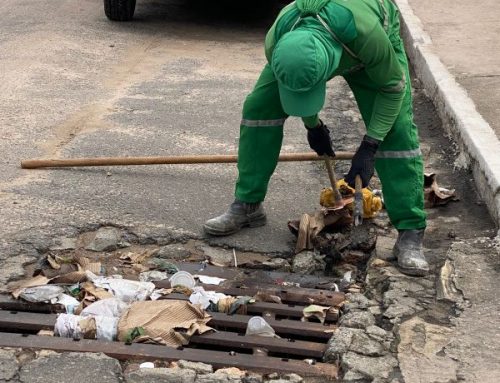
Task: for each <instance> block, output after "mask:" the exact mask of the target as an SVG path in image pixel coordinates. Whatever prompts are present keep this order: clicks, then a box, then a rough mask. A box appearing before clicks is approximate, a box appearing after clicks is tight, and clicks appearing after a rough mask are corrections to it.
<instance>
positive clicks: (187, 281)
mask: <svg viewBox="0 0 500 383" xmlns="http://www.w3.org/2000/svg"><path fill="white" fill-rule="evenodd" d="M169 280H170V284H171V285H172V287H173V286H184V287H187V288H188V289H192V288H193V287H194V286H195V285H196V281H195V279H194V277H193V276H192V275H191V274H189V273H188V272H187V271H178V272H177V273H175V274H174V275H172V276H171V277H170V279H169Z"/></svg>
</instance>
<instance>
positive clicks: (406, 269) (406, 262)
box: [393, 229, 429, 276]
mask: <svg viewBox="0 0 500 383" xmlns="http://www.w3.org/2000/svg"><path fill="white" fill-rule="evenodd" d="M423 239H424V229H419V230H400V231H399V235H398V239H397V241H396V244H395V245H394V249H393V254H394V256H395V257H396V258H397V259H398V265H399V268H400V270H401V272H402V273H405V274H408V275H415V276H424V275H426V274H427V273H428V272H429V264H428V263H427V261H426V259H425V256H424V251H423V249H422V241H423Z"/></svg>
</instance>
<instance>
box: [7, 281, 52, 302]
mask: <svg viewBox="0 0 500 383" xmlns="http://www.w3.org/2000/svg"><path fill="white" fill-rule="evenodd" d="M49 282H50V279H49V278H47V277H45V276H43V275H37V276H36V277H33V278H29V279H23V280H22V281H17V282H15V283H13V284H12V285H11V291H12V296H13V297H14V298H16V299H17V298H19V295H20V294H21V293H22V292H23V290H24V289H25V288H27V287H35V286H44V285H46V284H47V283H49Z"/></svg>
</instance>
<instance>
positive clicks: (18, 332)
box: [0, 262, 345, 379]
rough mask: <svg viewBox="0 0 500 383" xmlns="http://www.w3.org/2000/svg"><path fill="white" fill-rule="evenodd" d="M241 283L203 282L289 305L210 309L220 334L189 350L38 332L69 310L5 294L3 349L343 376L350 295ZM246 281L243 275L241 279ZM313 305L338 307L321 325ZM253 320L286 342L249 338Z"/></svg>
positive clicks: (216, 270) (195, 341)
mask: <svg viewBox="0 0 500 383" xmlns="http://www.w3.org/2000/svg"><path fill="white" fill-rule="evenodd" d="M178 267H179V269H181V270H187V271H193V268H199V264H193V263H182V262H180V263H178ZM237 272H238V275H239V277H238V280H237V281H233V280H231V279H228V280H227V281H226V283H224V284H222V285H220V286H215V285H203V284H200V286H202V287H204V288H205V289H207V290H209V289H210V290H212V291H217V292H221V293H224V294H226V295H230V296H242V295H245V296H255V295H261V296H273V297H278V298H279V299H280V301H281V303H275V302H254V303H251V304H248V305H247V306H246V310H245V311H246V312H245V313H244V314H234V315H229V314H225V313H220V312H209V313H208V314H209V315H210V316H211V319H210V321H209V322H208V325H209V326H210V327H212V328H214V329H215V330H216V331H215V332H210V333H206V334H203V335H195V336H192V337H191V338H190V341H189V344H188V345H186V346H184V347H182V348H177V349H176V348H172V347H167V346H162V345H152V344H142V343H132V344H127V343H123V342H118V341H114V342H107V341H100V340H90V339H79V340H74V339H68V338H60V337H50V336H42V335H37V333H38V332H39V331H40V330H53V329H54V325H55V322H56V318H57V313H58V312H64V307H62V306H58V305H50V304H45V303H30V302H25V301H23V300H15V299H13V298H11V297H10V296H6V295H1V296H0V331H1V335H0V347H17V348H28V349H49V350H54V351H59V352H62V351H71V352H102V353H105V354H107V355H108V356H111V357H114V358H116V359H119V360H158V361H160V360H162V361H176V360H181V359H183V360H189V361H193V362H203V363H207V364H211V365H213V366H214V368H223V367H238V368H241V369H245V370H250V371H256V372H262V373H273V372H278V373H292V372H293V373H297V374H299V375H301V376H323V377H325V378H332V379H334V378H336V377H337V373H338V369H337V366H336V365H334V364H327V363H322V362H321V361H322V358H323V355H324V353H325V351H326V348H327V342H328V340H329V339H330V338H331V336H332V333H333V332H334V331H335V330H336V329H337V325H336V324H337V321H338V319H339V312H340V308H341V306H342V305H343V304H344V301H345V295H344V293H342V292H334V291H331V290H327V289H324V288H321V285H322V284H323V286H324V283H325V280H324V279H323V280H322V278H320V277H318V278H317V285H316V286H314V283H312V282H311V281H309V284H310V286H311V288H303V287H295V286H286V282H284V283H283V284H284V285H275V284H274V285H273V284H272V283H266V281H265V278H261V279H260V281H259V279H256V275H255V273H257V274H258V273H259V272H261V271H256V270H244V269H238V270H237ZM234 273H236V271H235V269H226V268H222V267H216V266H206V267H204V270H202V271H198V274H201V275H203V274H204V275H210V276H218V275H225V276H226V277H228V276H229V275H233V276H234V275H235V274H234ZM270 274H271V277H272V278H273V279H275V280H285V281H286V280H287V277H289V276H292V274H288V273H281V272H267V273H266V275H267V276H268V277H269V275H270ZM242 275H243V276H246V277H241V276H242ZM154 283H155V285H156V287H157V288H168V287H170V284H169V282H168V281H167V280H162V281H157V282H154ZM162 299H169V300H180V301H186V300H188V299H189V297H188V296H186V295H184V294H180V293H171V294H169V295H165V296H163V297H162ZM311 304H315V305H322V306H327V307H330V310H328V312H327V313H325V315H324V317H323V318H322V320H323V321H324V323H320V320H314V319H313V320H311V321H308V320H305V319H304V308H306V307H308V306H310V305H311ZM252 316H261V317H263V318H264V319H265V320H266V322H267V323H268V324H269V325H270V326H271V327H272V328H273V329H274V331H275V332H276V334H277V335H278V336H279V337H263V336H245V335H244V334H245V330H246V328H247V324H248V321H249V319H250V318H251V317H252Z"/></svg>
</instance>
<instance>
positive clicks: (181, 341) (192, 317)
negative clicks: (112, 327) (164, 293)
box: [118, 300, 212, 347]
mask: <svg viewBox="0 0 500 383" xmlns="http://www.w3.org/2000/svg"><path fill="white" fill-rule="evenodd" d="M209 321H210V316H209V315H208V314H206V313H205V311H203V310H201V309H200V308H198V307H196V306H194V305H192V304H191V303H189V302H186V301H176V300H159V301H155V302H153V301H147V302H134V303H132V305H131V306H130V308H129V309H128V310H127V311H126V312H125V314H124V315H123V316H122V317H121V319H120V321H119V323H118V340H121V341H131V340H132V341H134V342H138V343H155V344H165V345H168V346H171V347H178V346H182V345H186V344H188V343H189V338H190V337H191V336H193V335H194V334H204V333H205V332H207V331H211V330H212V328H211V327H209V326H207V323H208V322H209ZM136 329H141V330H142V331H137V334H138V336H136V337H133V336H131V334H133V333H134V331H135V330H136Z"/></svg>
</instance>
